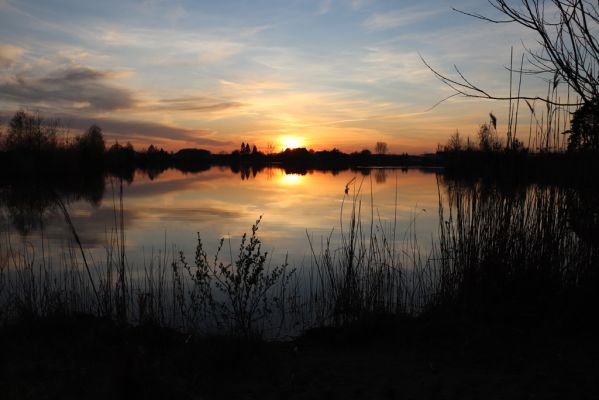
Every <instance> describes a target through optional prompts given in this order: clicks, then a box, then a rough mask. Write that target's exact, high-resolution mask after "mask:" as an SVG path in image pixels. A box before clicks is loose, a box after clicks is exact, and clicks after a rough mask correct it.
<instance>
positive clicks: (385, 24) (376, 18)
mask: <svg viewBox="0 0 599 400" xmlns="http://www.w3.org/2000/svg"><path fill="white" fill-rule="evenodd" d="M436 14H438V11H437V9H416V8H404V9H401V10H394V11H389V12H386V13H374V14H372V15H371V16H370V17H368V18H367V19H366V21H364V24H363V25H364V27H365V28H367V29H370V30H385V29H392V28H399V27H402V26H406V25H410V24H414V23H416V22H420V21H422V20H424V19H427V18H430V17H432V16H434V15H436Z"/></svg>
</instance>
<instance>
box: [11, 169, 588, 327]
mask: <svg viewBox="0 0 599 400" xmlns="http://www.w3.org/2000/svg"><path fill="white" fill-rule="evenodd" d="M0 195H1V197H0V199H1V215H2V223H1V226H2V232H1V233H2V240H1V241H0V250H1V254H0V255H1V259H0V260H1V261H2V262H1V263H0V303H2V304H5V308H6V309H7V310H13V309H14V310H18V309H19V308H23V307H24V308H25V309H30V310H33V312H35V313H40V314H46V313H49V312H51V311H52V309H53V307H55V308H58V309H67V310H70V311H71V312H88V313H102V314H103V313H107V314H110V315H116V316H119V318H126V319H127V321H131V322H139V321H144V320H148V319H149V320H151V321H158V322H159V323H160V324H163V325H170V326H175V327H178V328H182V329H184V330H190V329H191V330H193V329H199V330H203V329H213V330H217V331H218V332H222V331H223V330H224V331H233V332H238V333H239V332H244V334H247V333H249V332H254V331H255V330H257V331H260V332H263V333H265V334H267V335H268V336H271V337H277V336H280V335H293V334H297V333H298V332H301V331H303V330H304V329H306V328H308V327H311V326H322V325H326V324H340V323H345V322H348V321H353V320H355V319H357V318H360V316H361V315H364V314H365V313H366V314H368V313H390V314H398V313H410V314H417V313H418V312H420V311H421V310H422V309H423V307H430V306H431V305H434V304H437V303H439V302H440V303H442V304H443V303H444V304H453V303H454V302H458V303H459V302H460V301H462V300H463V299H467V300H465V301H466V302H465V303H464V304H463V305H464V306H466V307H473V308H474V309H476V308H477V307H482V309H483V310H484V309H485V307H486V306H485V304H486V305H487V306H489V307H490V306H494V305H496V304H503V305H505V304H507V303H506V302H510V303H513V304H514V306H513V307H514V309H517V308H521V307H522V305H523V304H528V305H529V306H530V308H531V310H533V311H531V312H533V313H534V310H535V309H536V308H537V307H539V306H540V304H539V303H538V301H539V299H546V298H548V296H553V294H552V293H555V291H556V290H557V289H556V288H562V289H560V290H563V291H564V293H565V292H567V293H578V292H579V291H578V287H579V286H581V285H586V283H585V282H590V283H592V282H593V279H594V278H592V277H593V276H594V275H593V274H594V271H595V270H596V268H595V266H596V263H597V256H598V254H599V251H597V249H599V242H598V240H599V239H598V238H599V231H598V229H599V228H598V227H599V212H598V206H597V205H598V204H599V196H598V193H597V190H596V189H595V188H593V187H589V186H577V185H565V184H563V183H562V184H550V183H543V184H541V183H538V182H530V181H517V180H515V179H513V177H512V178H510V179H488V178H482V177H476V178H472V177H465V176H462V177H453V178H452V177H450V176H448V174H447V173H444V172H443V171H442V170H437V169H420V168H403V169H377V168H371V169H356V170H349V169H348V170H342V171H335V172H330V171H308V172H306V173H305V174H292V173H287V172H286V171H285V170H284V169H281V168H265V169H261V170H252V169H247V168H246V169H241V171H240V170H239V169H237V170H235V169H230V168H225V167H211V168H209V169H207V170H205V171H202V172H198V173H183V172H181V171H178V170H172V169H171V170H166V171H164V172H163V173H160V174H155V173H154V174H145V173H141V172H136V173H135V174H134V175H133V176H132V177H131V178H130V179H129V180H123V179H119V178H114V177H102V176H97V177H96V178H95V179H93V178H90V179H87V180H83V181H80V182H70V183H66V184H65V183H60V184H52V185H49V184H47V183H45V182H31V181H28V182H22V183H18V184H12V185H5V186H4V187H3V188H2V189H1V191H0ZM258 220H260V222H259V224H258V230H257V231H256V235H257V237H258V238H259V239H260V240H261V251H262V252H264V251H266V252H267V253H268V257H266V258H265V263H264V265H265V267H266V269H265V270H262V269H261V268H262V261H260V260H261V255H260V254H263V253H260V254H259V253H258V252H257V251H256V249H257V247H255V246H254V247H252V249H249V247H248V246H250V245H252V243H254V244H255V245H257V243H255V242H252V240H251V239H250V238H246V241H245V247H243V249H241V248H240V243H241V242H242V240H243V239H242V238H243V237H244V236H243V235H244V234H248V235H249V236H250V237H251V234H252V226H253V225H255V224H256V223H257V221H258ZM198 235H199V236H200V237H201V243H202V247H201V249H200V250H201V251H198V252H196V250H197V245H198ZM217 253H218V256H219V262H223V263H224V264H222V265H224V266H225V267H224V269H223V267H222V265H221V264H219V262H216V263H215V262H214V261H213V260H214V256H215V254H217ZM240 254H241V256H240ZM237 260H240V261H237ZM285 262H287V263H288V268H287V270H286V272H284V273H283V274H282V275H280V273H281V271H282V270H277V267H278V266H280V265H283V264H284V263H285ZM231 264H232V265H233V267H227V265H231ZM219 265H221V266H219ZM173 266H175V267H174V268H173ZM205 266H208V267H207V268H204V267H205ZM244 268H246V272H247V273H246V274H245V275H243V274H242V272H240V271H243V270H244ZM247 268H249V269H247ZM292 270H293V271H294V272H293V273H292V274H291V275H286V274H288V273H290V272H291V271H292ZM254 272H256V274H257V275H252V274H254ZM237 274H241V275H237ZM271 274H274V275H271ZM242 275H243V276H242ZM590 283H589V284H590ZM223 285H224V286H223ZM506 288H509V289H506ZM4 289H6V290H4ZM581 290H582V289H581ZM585 290H586V289H585ZM514 293H518V295H517V296H516V295H515V294H514ZM579 293H583V294H584V293H586V292H584V291H580V292H579ZM244 296H245V297H244ZM468 299H477V300H468ZM543 301H544V300H543ZM65 304H66V306H65ZM543 304H544V303H543ZM508 308H509V307H507V308H506V309H508ZM484 312H486V311H484ZM7 315H10V313H7Z"/></svg>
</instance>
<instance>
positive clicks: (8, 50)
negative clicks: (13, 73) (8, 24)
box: [0, 44, 24, 67]
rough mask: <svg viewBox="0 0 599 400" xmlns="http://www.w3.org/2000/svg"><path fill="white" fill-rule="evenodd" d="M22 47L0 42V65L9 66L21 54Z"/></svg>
mask: <svg viewBox="0 0 599 400" xmlns="http://www.w3.org/2000/svg"><path fill="white" fill-rule="evenodd" d="M23 52H24V51H23V49H21V48H19V47H16V46H12V45H10V44H0V67H10V66H12V65H14V64H15V62H16V61H17V59H18V58H19V57H20V56H21V54H23Z"/></svg>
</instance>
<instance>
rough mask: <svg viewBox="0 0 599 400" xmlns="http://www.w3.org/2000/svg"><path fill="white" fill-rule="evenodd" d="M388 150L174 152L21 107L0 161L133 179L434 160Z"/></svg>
mask: <svg viewBox="0 0 599 400" xmlns="http://www.w3.org/2000/svg"><path fill="white" fill-rule="evenodd" d="M387 153H388V145H387V143H386V142H377V143H376V144H375V146H374V151H370V150H368V149H364V150H362V151H359V152H353V153H349V154H348V153H344V152H342V151H340V150H339V149H337V148H333V149H332V150H322V151H314V150H308V149H306V148H297V149H286V150H285V151H282V152H280V153H275V152H274V150H273V147H272V146H271V145H268V146H267V148H266V152H262V151H260V150H259V149H258V146H256V145H255V144H250V143H249V142H245V141H244V142H242V143H241V145H240V147H239V148H238V149H237V150H233V151H232V152H231V153H219V154H213V153H211V152H210V151H208V150H205V149H192V148H188V149H181V150H179V151H177V152H169V151H165V150H164V149H162V148H159V147H157V146H155V145H153V144H151V145H149V146H148V147H147V148H145V149H141V150H136V149H135V148H134V147H133V145H132V144H131V143H130V142H126V143H125V144H122V143H119V142H118V141H117V142H115V143H113V144H112V145H110V146H107V144H106V140H105V138H104V133H103V131H102V128H101V127H100V126H98V125H96V124H93V125H91V126H90V127H89V128H88V129H87V130H85V131H84V132H82V133H81V134H79V135H70V134H69V131H68V130H67V129H65V128H63V127H62V126H61V124H60V121H58V120H54V119H48V118H44V117H43V116H41V115H40V114H34V113H29V112H26V111H23V110H20V111H17V112H16V113H15V114H14V115H13V117H12V118H11V119H10V120H9V121H8V124H7V126H6V127H5V129H4V130H3V132H2V135H1V136H0V165H1V166H2V167H3V168H2V171H1V172H0V178H1V177H3V176H4V177H5V178H6V177H19V176H20V177H25V176H36V175H44V176H51V177H52V178H60V177H62V178H65V177H68V176H73V175H86V174H87V175H89V174H96V175H98V174H99V175H102V174H105V173H109V174H111V175H116V176H120V177H122V178H124V179H125V180H128V181H130V180H132V179H133V175H134V172H135V170H136V169H139V170H142V171H144V172H145V173H147V175H148V176H149V177H150V178H153V177H156V176H158V175H159V174H160V173H162V172H163V171H165V170H166V169H168V168H177V169H179V170H181V171H185V172H199V171H203V170H206V169H208V168H210V166H211V165H224V166H231V167H232V169H235V170H237V171H242V170H243V171H249V170H248V166H251V167H252V168H253V170H256V169H259V168H262V167H266V166H268V165H278V166H282V167H284V168H288V169H291V170H293V171H299V172H301V171H307V170H309V169H327V170H341V169H346V168H349V167H356V166H370V165H380V166H405V165H408V164H412V165H415V164H421V165H422V164H429V165H432V164H434V163H435V160H434V159H433V158H431V157H430V156H429V157H428V158H426V157H416V156H408V155H407V154H402V155H393V154H387ZM248 176H249V174H248Z"/></svg>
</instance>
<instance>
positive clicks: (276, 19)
mask: <svg viewBox="0 0 599 400" xmlns="http://www.w3.org/2000/svg"><path fill="white" fill-rule="evenodd" d="M452 7H455V8H459V9H464V10H467V11H472V12H485V13H487V14H490V13H491V9H490V7H489V5H488V4H487V3H486V2H480V1H469V0H455V1H443V0H436V1H426V2H424V1H391V0H386V1H375V0H314V1H312V0H295V1H294V0H290V1H263V0H258V1H257V0H254V1H249V0H247V1H225V0H221V1H177V0H174V1H164V0H140V1H123V0H121V1H112V0H105V1H94V2H92V1H81V0H80V1H62V0H61V1H59V0H39V1H28V0H21V1H17V0H0V68H1V69H0V71H1V72H0V107H1V108H0V110H1V113H2V115H3V116H4V119H6V118H7V117H8V116H10V114H11V113H12V112H14V111H15V110H16V109H18V108H21V107H24V108H26V109H29V110H32V111H40V112H41V113H43V114H44V115H47V116H53V117H54V116H56V117H60V119H61V120H62V121H63V124H65V125H66V126H68V127H69V128H70V129H71V130H72V131H77V130H80V129H82V128H84V127H86V126H88V125H89V124H91V123H94V122H95V123H99V124H100V125H101V126H102V127H103V128H104V131H105V133H106V135H107V137H108V138H109V140H114V139H119V140H130V141H132V142H133V143H134V144H135V145H136V146H147V145H149V144H150V143H154V144H158V145H161V146H165V147H166V148H169V149H177V148H182V147H190V146H193V147H204V148H208V149H210V150H212V151H219V150H227V151H228V150H231V149H234V148H237V147H238V144H239V143H240V142H241V141H246V142H247V141H249V142H251V143H256V144H257V145H258V147H264V146H266V145H267V143H272V144H274V145H275V146H276V147H281V146H283V145H284V143H285V141H286V140H288V139H289V138H296V139H299V140H300V142H301V143H302V144H303V145H306V146H308V147H313V148H316V149H320V148H331V147H338V148H340V149H342V150H344V151H353V150H359V149H362V148H372V147H373V145H374V143H375V142H376V141H386V142H387V143H389V147H390V150H391V151H392V152H404V151H406V152H409V153H420V152H425V151H433V150H434V149H435V148H436V145H437V143H439V142H444V141H445V140H446V138H447V137H448V136H449V135H450V134H451V133H453V132H455V130H456V129H459V130H460V132H462V133H463V134H464V135H468V134H470V135H473V134H474V132H475V131H476V127H477V126H478V125H479V124H481V123H483V122H486V121H487V120H488V113H489V112H491V111H492V112H493V113H494V114H496V115H498V117H499V124H500V126H501V124H502V123H505V122H506V118H505V114H506V111H507V104H503V103H495V102H490V101H480V100H472V99H456V98H454V99H452V100H450V101H447V102H445V103H443V104H442V105H440V106H438V107H436V108H434V109H433V110H430V111H428V110H429V108H430V107H431V106H432V105H434V104H435V103H436V102H437V101H439V100H440V99H442V98H444V97H446V96H447V95H449V94H451V91H450V90H449V89H448V88H446V87H444V86H443V84H441V83H440V82H439V81H438V80H436V79H435V77H434V76H433V74H432V73H431V72H430V71H428V70H427V68H426V67H425V66H424V64H423V63H422V62H421V61H420V58H419V54H421V55H422V56H423V57H424V58H426V59H427V61H429V62H430V63H431V64H432V65H434V66H435V67H436V68H438V69H439V70H442V71H447V72H451V70H452V68H453V65H454V64H456V65H458V66H459V67H460V68H461V69H462V70H463V71H464V72H465V73H466V74H467V76H468V77H469V78H471V79H472V80H473V81H475V82H477V83H480V84H481V86H484V87H485V88H488V89H489V90H491V91H495V92H498V93H505V92H506V91H507V90H508V89H509V86H508V78H509V75H508V73H507V71H506V70H505V68H504V66H505V64H507V63H509V55H510V46H511V45H514V46H515V52H516V53H517V54H518V55H519V54H520V51H521V45H520V43H521V41H522V40H523V41H524V42H527V43H531V40H532V39H533V38H532V37H529V36H530V34H529V33H527V32H523V31H522V30H521V29H519V28H518V27H517V26H513V25H492V24H487V23H484V22H481V21H478V20H476V19H473V18H471V17H467V16H464V15H461V14H459V13H456V12H455V11H452ZM518 58H519V56H518ZM525 86H526V87H527V90H531V91H534V90H535V89H536V88H537V87H538V86H537V84H536V83H535V82H531V83H529V82H526V83H525Z"/></svg>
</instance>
